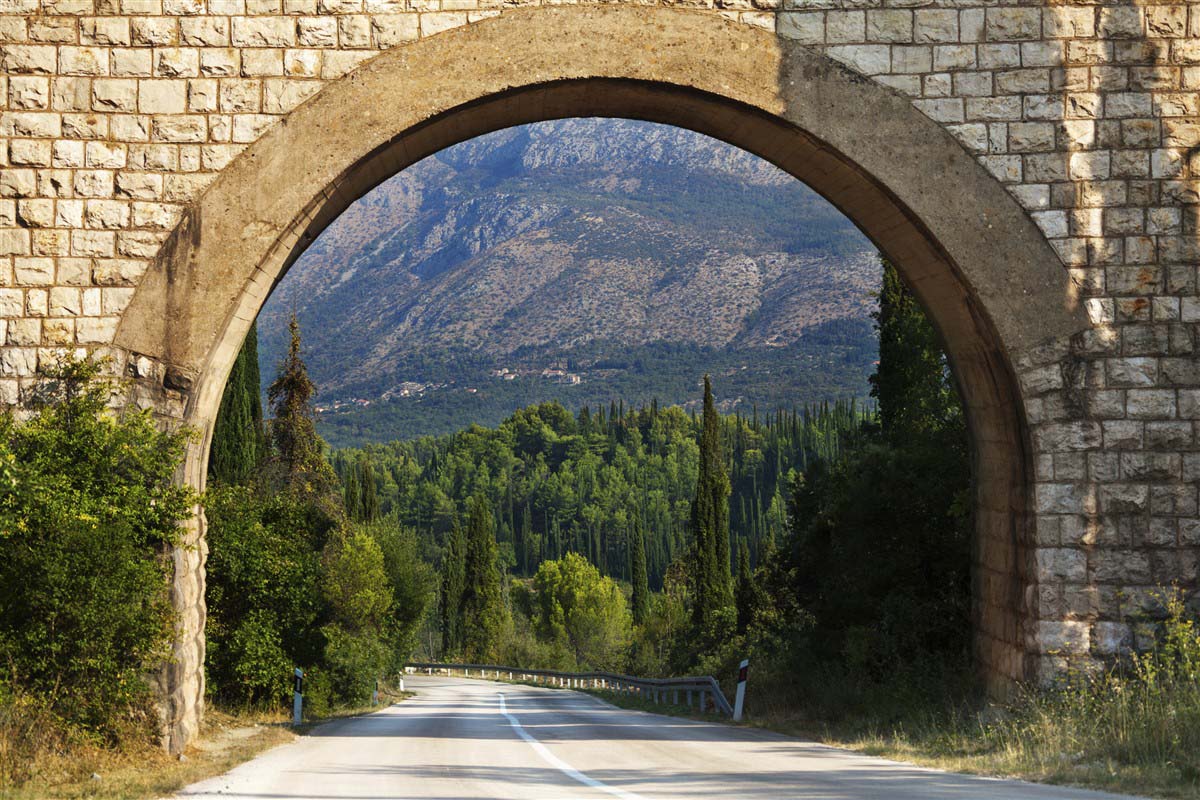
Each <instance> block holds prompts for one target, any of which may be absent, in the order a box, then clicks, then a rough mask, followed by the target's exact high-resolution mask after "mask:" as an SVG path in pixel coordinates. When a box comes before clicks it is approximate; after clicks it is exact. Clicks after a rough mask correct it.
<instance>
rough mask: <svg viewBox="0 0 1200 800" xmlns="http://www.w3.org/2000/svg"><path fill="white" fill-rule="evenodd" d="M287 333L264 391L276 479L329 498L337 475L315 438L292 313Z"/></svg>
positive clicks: (310, 389)
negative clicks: (274, 373)
mask: <svg viewBox="0 0 1200 800" xmlns="http://www.w3.org/2000/svg"><path fill="white" fill-rule="evenodd" d="M288 330H289V332H290V333H291V341H290V343H289V345H288V353H287V355H286V356H285V357H284V359H283V361H282V362H281V363H280V365H279V374H278V375H277V376H276V378H275V380H274V381H273V382H272V383H271V386H270V387H269V388H268V389H267V400H268V401H269V402H270V404H271V413H272V419H271V424H270V432H271V444H272V447H273V451H274V453H273V457H274V465H275V472H276V473H277V475H276V480H277V482H278V483H279V484H280V485H281V487H282V488H285V489H288V490H290V491H293V492H297V493H298V494H300V495H302V496H305V497H308V498H311V499H314V500H317V499H321V498H332V497H334V495H333V493H334V492H335V491H336V488H337V475H336V474H335V473H334V471H333V467H331V466H329V462H328V461H326V460H325V455H324V453H323V450H324V443H323V442H322V441H321V437H320V436H318V435H317V421H316V411H315V410H314V409H313V397H314V395H315V394H316V386H314V385H313V382H312V379H311V378H309V376H308V367H307V366H305V364H304V359H303V358H302V357H301V354H300V323H299V321H298V320H297V319H296V315H295V314H293V315H292V318H291V321H290V322H289V323H288ZM334 502H336V499H335V500H334ZM338 513H341V512H340V511H339V512H338Z"/></svg>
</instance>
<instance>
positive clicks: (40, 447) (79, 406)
mask: <svg viewBox="0 0 1200 800" xmlns="http://www.w3.org/2000/svg"><path fill="white" fill-rule="evenodd" d="M102 369H103V365H102V364H101V363H100V362H94V361H76V360H66V361H63V362H61V363H58V364H54V365H50V366H48V367H45V368H44V375H43V376H42V377H41V378H40V379H39V382H38V383H37V385H36V386H35V387H32V388H33V394H32V397H31V398H30V399H31V401H32V403H33V409H34V412H33V416H32V417H30V418H29V419H28V420H26V421H24V422H17V421H16V420H14V418H13V417H12V415H11V414H4V415H0V663H3V664H4V671H3V677H0V684H3V683H7V684H9V686H10V688H13V689H16V690H19V691H22V692H26V693H32V694H34V695H37V696H40V697H41V698H43V699H44V701H45V702H46V703H47V704H48V705H49V707H50V709H51V710H52V713H53V714H54V715H55V717H56V718H57V719H59V720H62V721H64V722H66V723H68V724H70V725H73V726H77V727H79V728H82V729H84V730H87V731H92V732H94V733H96V734H98V735H100V736H102V737H104V738H107V739H110V740H111V739H113V738H116V737H118V736H119V735H120V734H121V733H122V732H123V731H125V730H128V728H129V727H130V726H131V725H135V726H136V727H137V732H138V733H139V734H140V735H144V736H149V735H150V734H151V731H152V730H153V725H154V721H155V719H156V717H155V715H154V713H153V709H152V707H151V703H150V700H151V697H150V690H149V686H148V684H147V681H146V678H147V676H148V675H151V674H153V673H154V672H155V671H156V670H158V669H160V668H161V667H162V666H163V665H164V664H165V663H166V660H167V658H168V657H169V655H170V647H169V645H170V640H171V632H172V619H173V616H172V612H171V603H170V596H169V591H168V588H169V578H170V575H171V561H170V559H169V558H168V557H166V556H165V554H166V553H168V552H169V549H170V548H171V547H172V546H174V545H176V544H177V543H178V541H179V530H180V528H179V525H180V523H181V522H183V521H184V520H186V519H188V518H189V517H190V516H191V513H192V507H193V504H194V503H195V497H194V496H193V494H192V493H191V492H190V491H189V490H188V489H186V488H185V487H182V486H179V485H177V484H176V482H175V480H174V476H175V472H176V469H177V468H178V466H179V464H180V463H181V461H182V459H183V453H184V446H185V444H186V441H187V438H188V435H187V434H186V433H183V432H164V431H161V430H159V427H158V426H157V425H156V424H155V421H154V420H153V418H151V416H150V415H149V414H148V413H142V412H137V411H133V410H127V411H125V412H123V413H120V414H114V413H112V412H110V411H109V410H108V400H109V397H110V395H111V393H112V392H113V391H114V390H115V388H116V387H115V386H114V384H113V382H112V381H111V380H108V379H106V378H104V377H103V376H102ZM2 693H3V692H0V694H2Z"/></svg>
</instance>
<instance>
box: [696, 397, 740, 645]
mask: <svg viewBox="0 0 1200 800" xmlns="http://www.w3.org/2000/svg"><path fill="white" fill-rule="evenodd" d="M728 495H729V479H728V478H727V477H726V475H725V458H724V456H723V455H722V453H721V435H720V429H719V421H718V418H717V408H716V404H715V403H714V401H713V394H712V381H711V380H709V377H708V376H707V375H705V376H704V414H703V417H702V428H701V434H700V466H699V477H698V479H697V481H696V497H695V500H693V501H692V518H691V530H692V568H691V571H692V580H693V582H694V589H693V596H692V603H693V606H692V619H693V621H694V622H695V624H696V625H698V626H701V627H705V626H707V625H708V624H709V623H710V622H711V620H712V617H713V614H714V613H715V612H716V611H717V610H718V609H720V608H724V607H725V606H728V605H729V604H730V603H731V602H732V599H733V598H732V597H731V596H730V590H729V577H730V576H729V512H728V507H727V505H726V501H727V497H728Z"/></svg>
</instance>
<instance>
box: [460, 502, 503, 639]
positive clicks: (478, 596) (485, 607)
mask: <svg viewBox="0 0 1200 800" xmlns="http://www.w3.org/2000/svg"><path fill="white" fill-rule="evenodd" d="M464 577H465V580H464V582H463V594H462V611H461V625H462V642H463V656H464V657H465V658H466V659H467V660H468V661H474V660H478V661H481V662H487V661H488V660H489V659H491V658H493V657H494V656H495V655H496V650H497V648H498V647H499V645H500V637H501V636H502V635H503V632H504V620H505V608H504V598H503V597H502V595H501V591H500V569H499V567H498V566H497V565H496V521H495V519H494V518H493V516H492V509H491V507H490V506H489V505H488V502H487V500H485V499H484V498H483V497H475V498H473V499H472V500H471V509H470V516H469V518H468V521H467V553H466V569H465V576H464Z"/></svg>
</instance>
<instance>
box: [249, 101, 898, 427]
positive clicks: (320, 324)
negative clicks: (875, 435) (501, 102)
mask: <svg viewBox="0 0 1200 800" xmlns="http://www.w3.org/2000/svg"><path fill="white" fill-rule="evenodd" d="M878 272H879V269H878V264H877V261H876V258H875V255H874V250H873V249H872V248H871V247H870V245H869V243H867V242H866V241H865V239H864V238H863V237H862V236H861V234H859V232H858V231H857V230H856V229H855V228H854V227H853V225H852V224H851V223H850V222H849V221H848V220H847V219H846V218H845V217H843V216H842V215H841V214H840V213H839V212H838V211H837V210H836V209H834V208H832V207H831V206H830V205H829V204H828V203H826V202H825V201H824V200H822V199H821V198H819V197H818V196H817V195H815V194H814V193H813V192H812V191H811V190H809V189H808V188H807V187H805V186H803V185H802V184H800V183H798V182H797V181H795V180H794V179H792V178H791V177H789V176H787V175H786V174H784V173H782V172H780V171H779V170H777V169H776V168H774V167H773V166H771V165H770V164H768V163H766V162H764V161H762V160H760V159H757V158H755V157H753V156H751V155H749V154H747V153H745V152H743V151H741V150H738V149H736V148H734V147H731V146H728V145H726V144H724V143H722V142H718V141H716V140H713V139H709V138H707V137H704V136H701V135H699V134H695V133H691V132H688V131H682V130H679V129H676V128H670V127H666V126H661V125H653V124H649V123H641V122H632V121H624V120H595V119H585V120H564V121H558V122H547V123H540V124H537V125H529V126H523V127H520V128H512V129H508V130H504V131H499V132H497V133H494V134H491V135H488V136H484V137H480V138H479V139H475V140H472V141H469V142H465V143H463V144H460V145H458V146H456V147H453V148H450V149H448V150H445V151H443V152H441V153H439V154H437V155H435V156H432V157H430V158H428V159H426V160H424V161H422V162H420V163H419V164H416V165H414V166H412V167H411V168H409V169H407V170H405V171H404V172H403V173H401V174H399V175H397V176H396V177H395V178H393V179H391V180H389V181H387V182H385V183H384V184H382V185H380V186H379V187H377V188H376V189H375V190H374V191H372V192H371V193H369V194H368V195H367V196H365V197H364V198H362V199H361V200H360V201H359V202H357V203H355V204H354V205H353V206H352V207H351V208H350V209H348V210H347V212H346V213H345V214H343V215H342V216H341V217H340V218H339V219H338V220H337V221H335V222H334V224H333V225H331V226H330V227H329V228H328V229H327V230H326V231H325V232H324V234H322V236H320V237H319V238H318V240H317V241H316V242H315V243H314V244H313V245H312V246H311V247H310V248H309V250H308V251H307V252H306V253H305V254H304V255H303V256H302V257H301V259H300V260H299V261H298V262H297V263H296V264H295V266H293V268H292V269H291V271H290V272H289V273H288V275H287V276H286V277H285V279H284V280H283V281H282V282H281V283H280V285H279V287H278V288H277V290H276V291H275V293H274V294H273V296H272V297H271V299H270V301H269V302H268V304H267V306H266V308H265V309H264V310H263V313H262V316H261V317H260V336H261V341H262V346H261V352H262V358H263V362H264V364H263V366H264V375H268V376H269V375H270V374H271V372H272V371H273V365H274V364H275V363H276V361H277V360H278V357H279V355H280V354H281V351H282V347H283V345H284V344H285V340H284V332H285V327H286V326H285V325H284V322H285V319H286V316H287V315H288V314H290V313H291V312H292V311H295V312H296V313H297V314H298V315H299V317H300V321H301V324H302V327H303V329H304V331H305V336H306V341H307V357H308V360H309V364H310V368H311V370H312V373H313V377H314V379H315V380H316V381H317V383H318V385H319V386H320V388H321V398H322V402H323V403H324V404H326V405H331V404H333V403H334V402H336V401H342V403H343V407H344V408H346V407H347V406H345V405H344V404H345V403H348V402H351V401H352V400H356V401H357V405H356V406H355V407H356V408H357V409H358V411H356V412H355V413H362V411H361V410H362V408H363V407H364V406H363V403H364V402H368V401H369V402H372V403H376V404H377V403H378V402H379V400H380V398H383V397H386V398H388V399H389V400H390V401H391V402H392V403H398V402H400V399H401V398H407V399H409V400H411V401H413V402H412V403H410V405H412V404H413V403H415V402H417V401H420V400H424V401H426V402H428V401H429V396H430V395H431V394H432V393H437V392H441V393H443V394H444V393H454V392H458V393H460V394H461V393H468V394H472V395H478V394H479V393H480V392H481V391H482V392H483V393H484V397H483V398H479V400H480V402H481V403H483V405H480V402H477V403H475V405H477V406H479V408H477V409H476V410H475V411H471V410H470V406H471V402H474V401H471V402H468V401H467V400H465V399H464V400H463V402H462V403H459V404H458V405H463V407H464V411H463V414H464V415H465V416H463V415H459V416H460V417H461V418H460V419H459V420H458V421H460V422H461V421H465V420H466V419H467V418H468V417H469V418H471V419H474V418H478V419H479V421H490V418H491V417H494V416H495V415H496V413H499V410H500V408H501V407H502V406H504V405H505V403H504V402H503V401H502V400H498V395H503V396H505V397H508V396H509V395H513V392H514V391H515V390H514V389H513V387H512V386H509V387H506V388H505V389H504V390H503V391H500V390H499V389H498V388H497V387H496V386H494V385H492V384H495V382H496V381H501V382H504V383H510V384H511V383H514V382H520V381H522V380H524V379H526V378H529V377H530V376H535V377H538V378H541V379H543V381H544V379H545V378H544V376H542V375H541V373H542V372H544V371H546V370H551V371H552V372H553V371H554V370H556V369H561V371H563V373H564V374H563V375H561V376H560V375H557V374H553V375H551V376H550V377H552V378H553V379H554V382H555V383H556V384H567V385H570V386H573V387H575V389H574V391H575V394H576V399H577V400H584V401H587V402H599V401H600V400H601V398H603V397H610V396H618V395H619V394H621V393H622V392H624V391H626V390H628V389H630V388H631V387H630V386H629V385H627V384H628V383H629V380H628V379H629V378H630V375H629V373H630V371H631V369H632V368H631V367H629V366H626V367H624V368H615V369H608V368H606V365H609V364H612V363H627V364H629V363H633V362H637V361H638V360H639V359H641V360H642V362H643V369H644V362H645V360H646V358H649V360H650V361H655V360H656V355H655V354H658V355H661V354H662V353H663V352H665V351H663V348H664V347H666V348H667V349H668V351H671V352H674V353H675V354H676V355H675V356H674V357H672V358H669V359H668V362H669V363H670V364H672V365H674V366H678V367H679V369H681V370H683V371H685V372H686V371H687V370H689V369H692V367H693V366H694V367H695V369H696V370H700V371H703V370H704V369H705V368H706V366H705V363H704V362H705V361H706V360H707V361H708V362H712V365H713V366H715V367H719V368H722V369H727V368H728V366H729V365H727V364H726V363H725V362H726V361H728V360H729V359H733V361H740V362H746V363H745V364H743V366H746V365H748V364H753V363H758V364H764V363H767V362H770V363H771V364H773V363H775V362H776V361H779V359H780V358H781V357H783V356H784V355H785V353H790V352H792V351H796V352H795V353H792V357H791V361H792V362H794V363H795V364H803V363H808V366H807V367H805V368H804V369H807V370H808V371H809V372H812V371H813V370H816V371H817V372H819V373H821V374H820V378H821V380H820V381H818V383H820V384H822V385H823V386H825V389H824V390H825V391H826V392H828V391H835V390H836V393H837V394H841V395H849V394H862V392H863V381H862V378H863V375H864V374H865V370H866V368H867V365H869V363H870V360H871V359H873V358H874V356H873V354H872V352H871V351H872V348H873V343H872V341H871V335H870V326H869V321H868V315H869V312H870V308H871V303H872V297H871V294H872V292H873V290H874V288H875V287H876V285H877V283H878ZM831 335H832V340H831V341H832V342H833V344H828V345H827V344H822V343H823V342H825V340H826V339H829V338H830V336H831ZM806 337H807V339H808V341H805V340H806ZM830 347H832V348H834V350H837V351H838V352H837V353H836V354H834V359H833V362H831V363H828V364H826V363H823V359H826V357H827V356H830V355H831V354H833V350H831V349H830ZM680 348H682V349H680ZM839 348H840V349H839ZM851 352H853V355H849V354H850V353H851ZM685 353H686V354H685ZM647 354H649V355H647ZM689 354H690V355H689ZM643 356H645V357H646V358H643ZM847 359H848V361H847ZM826 360H827V359H826ZM843 361H847V363H844V364H843V363H842V362H843ZM568 362H569V363H568ZM730 363H731V364H732V363H733V362H730ZM503 370H507V371H508V372H509V373H511V374H513V375H515V376H516V377H515V378H507V377H505V376H504V375H503V374H501V375H494V374H492V373H493V372H501V371H503ZM831 370H832V372H831ZM659 371H660V372H661V371H662V370H659ZM667 371H668V372H669V371H671V370H670V369H668V370H667ZM693 371H694V370H693ZM739 371H740V370H739ZM785 371H794V370H791V369H787V370H785ZM803 371H804V370H803V369H802V370H801V372H803ZM778 372H779V371H778V370H775V372H774V373H772V371H771V370H770V369H767V370H766V372H765V373H764V374H766V375H773V377H769V378H768V379H765V380H763V381H759V383H761V384H763V385H764V386H765V385H766V384H770V386H771V389H769V390H767V389H764V388H760V389H755V388H753V387H754V385H755V381H754V380H752V379H749V378H746V379H745V380H743V381H742V382H741V384H739V388H740V389H744V390H746V391H742V392H741V395H745V396H746V397H745V399H747V401H748V402H762V403H766V404H778V403H782V402H784V401H786V400H787V399H788V398H789V397H791V399H792V400H793V401H794V400H796V398H797V396H799V395H803V394H806V392H804V391H803V389H802V386H801V388H800V389H799V390H795V391H793V393H792V394H789V393H788V391H787V390H786V387H783V386H781V385H779V384H780V379H779V376H778V374H777V373H778ZM571 375H574V376H577V377H575V378H573V377H570V376H571ZM695 377H697V376H692V380H691V381H689V380H684V381H683V383H682V384H681V386H691V384H692V383H694V378H695ZM794 377H797V379H798V380H799V378H800V377H801V376H800V375H799V374H797V375H796V376H794ZM572 381H575V383H572ZM799 382H800V384H801V385H802V384H803V383H804V382H803V380H800V381H799ZM653 384H654V381H653V379H651V380H649V381H645V380H643V381H640V382H639V383H638V389H637V391H638V392H640V393H643V394H644V393H651V394H658V395H659V396H660V397H661V398H662V399H663V400H664V401H667V402H675V401H681V400H684V399H686V397H675V396H672V395H673V394H677V393H678V389H679V387H675V388H671V387H669V386H667V385H664V386H663V387H662V388H663V391H662V393H661V394H660V393H659V392H658V391H657V390H656V388H655V387H654V385H653ZM543 386H544V384H543ZM406 387H407V388H406ZM580 387H583V388H580ZM527 388H528V387H527ZM472 389H474V390H475V391H473V392H472V391H470V390H472ZM555 391H559V392H561V391H562V390H555ZM747 392H748V394H747ZM797 392H798V393H797ZM527 393H528V392H526V394H527ZM684 393H685V394H686V393H687V392H686V391H685V392H684ZM551 394H554V392H551ZM509 399H511V400H513V401H514V402H515V401H516V398H515V397H510V398H509ZM565 399H566V400H568V401H570V399H571V398H565ZM627 399H629V400H631V401H632V400H634V399H635V398H632V397H630V398H627ZM813 399H815V398H813ZM497 403H498V405H497ZM484 406H487V408H485V407H484ZM492 406H494V408H493V407H492ZM510 410H511V409H510ZM372 413H375V414H376V415H378V413H381V412H378V411H376V412H372ZM391 413H392V414H393V416H394V415H395V414H396V413H399V412H397V411H396V410H395V409H393V410H392V412H391ZM326 421H327V423H329V418H327V420H326ZM447 424H449V423H447ZM327 427H328V425H327ZM385 427H386V426H385ZM402 427H404V428H405V430H404V431H402V432H401V431H397V433H404V434H408V433H413V432H417V431H418V430H422V428H421V426H420V425H417V426H416V427H413V426H412V425H406V426H402ZM442 427H445V426H444V425H438V424H434V425H433V426H432V427H431V428H430V430H431V431H432V430H436V429H441V428H442Z"/></svg>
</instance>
